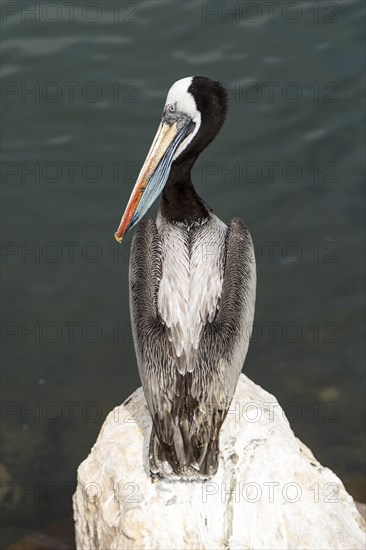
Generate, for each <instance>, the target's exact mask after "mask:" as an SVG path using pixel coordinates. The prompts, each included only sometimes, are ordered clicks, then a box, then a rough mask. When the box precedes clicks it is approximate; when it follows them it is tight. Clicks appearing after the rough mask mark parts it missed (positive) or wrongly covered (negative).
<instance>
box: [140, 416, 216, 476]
mask: <svg viewBox="0 0 366 550" xmlns="http://www.w3.org/2000/svg"><path fill="white" fill-rule="evenodd" d="M220 427H221V423H220V426H216V427H215V428H216V429H214V430H212V431H211V433H210V434H207V433H206V437H205V438H204V439H202V438H201V437H199V436H198V434H197V433H193V434H192V433H191V434H190V433H189V431H190V432H192V426H191V429H190V430H189V431H188V429H187V428H188V426H187V425H185V423H184V422H178V423H177V424H176V425H175V426H174V434H173V438H172V442H171V443H170V444H167V443H165V442H164V441H162V440H161V438H159V436H158V432H157V430H156V428H155V426H154V425H153V427H152V431H151V436H150V452H149V458H150V472H151V475H152V477H153V478H163V477H175V476H178V477H179V478H181V479H186V480H193V479H207V478H209V477H211V476H213V475H215V474H216V472H217V468H218V463H219V437H218V434H219V430H220ZM198 433H199V432H198Z"/></svg>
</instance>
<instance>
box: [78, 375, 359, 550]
mask: <svg viewBox="0 0 366 550" xmlns="http://www.w3.org/2000/svg"><path fill="white" fill-rule="evenodd" d="M150 430H151V419H150V415H149V412H148V409H147V405H146V401H145V398H144V394H143V392H142V389H141V388H139V389H138V390H136V391H135V392H134V393H133V395H132V396H131V397H130V398H129V399H127V401H126V402H125V403H124V404H123V405H121V406H119V407H116V408H115V409H114V410H113V411H112V412H111V413H110V414H109V415H108V417H107V419H106V421H105V422H104V425H103V427H102V430H101V432H100V434H99V437H98V439H97V441H96V443H95V445H94V446H93V448H92V450H91V452H90V454H89V456H88V458H87V459H86V460H84V462H83V463H82V464H81V465H80V467H79V470H78V487H77V490H76V493H75V495H74V517H75V522H76V543H77V548H78V549H79V550H87V549H105V550H112V549H118V550H121V549H123V548H129V549H139V550H141V549H149V550H150V549H152V548H154V549H171V548H177V549H188V548H189V549H198V548H207V549H219V548H220V549H221V548H222V549H234V548H255V549H261V548H263V549H268V548H271V549H274V548H279V549H281V550H283V549H287V548H301V549H309V548H314V549H318V548H321V549H333V548H344V549H347V550H348V549H356V548H365V542H366V537H365V522H364V520H363V518H362V517H361V516H360V514H359V513H358V511H357V509H356V506H355V504H354V502H353V499H352V497H351V496H350V495H349V494H348V493H347V492H346V490H345V488H344V486H343V484H342V482H341V481H340V479H339V478H338V477H337V476H336V475H335V474H334V473H333V472H332V471H331V470H329V469H328V468H325V467H323V466H322V465H321V464H319V462H318V461H317V460H316V459H315V458H314V456H313V454H312V453H311V451H310V450H309V449H308V448H307V447H306V446H305V445H304V444H303V443H302V442H301V441H299V439H297V438H296V437H295V435H294V433H293V432H292V430H291V428H290V425H289V423H288V421H287V419H286V417H285V414H284V412H283V411H282V409H281V407H280V406H279V404H278V402H277V400H276V399H275V397H273V396H272V395H270V394H269V393H267V392H266V391H264V390H263V389H262V388H260V387H259V386H257V385H256V384H254V383H253V382H251V381H250V380H249V379H248V378H247V377H246V376H244V375H241V376H240V379H239V383H238V386H237V389H236V393H235V396H234V399H233V402H232V405H231V409H230V411H229V414H228V416H227V418H226V420H225V423H224V425H223V427H222V431H221V437H220V449H221V456H220V465H219V470H218V472H217V474H216V475H215V476H214V477H213V478H212V479H210V480H207V481H180V480H174V481H172V480H166V479H163V480H159V481H156V482H154V483H152V481H151V478H150V475H149V469H148V444H149V437H150Z"/></svg>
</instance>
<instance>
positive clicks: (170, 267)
mask: <svg viewBox="0 0 366 550" xmlns="http://www.w3.org/2000/svg"><path fill="white" fill-rule="evenodd" d="M195 79H198V81H196V87H197V88H198V89H199V90H201V89H202V86H203V87H205V86H206V87H207V85H208V83H211V85H212V86H213V90H214V91H215V93H216V96H217V97H218V99H219V100H220V99H221V101H222V102H224V96H223V95H222V94H223V92H222V89H220V88H219V87H218V86H219V85H218V84H217V83H213V82H212V81H209V80H208V79H203V78H202V77H194V78H193V79H183V80H184V81H187V80H188V81H189V83H190V85H191V86H190V88H191V89H192V88H193V89H194V84H195ZM180 83H182V81H178V83H176V84H175V86H177V84H180ZM185 84H187V82H186V83H185ZM173 88H174V87H173ZM173 88H172V89H173ZM178 91H179V93H180V94H181V93H182V85H181V84H180V87H179V90H178ZM186 93H187V90H186ZM169 94H171V91H170V92H169ZM173 95H174V94H173ZM178 95H179V94H178ZM188 95H190V96H191V97H192V95H191V93H189V92H188ZM217 97H216V115H217V121H216V123H214V125H213V129H212V130H211V133H207V124H206V134H205V133H203V135H201V136H200V131H201V130H202V129H203V125H204V122H205V120H206V121H207V120H208V118H207V117H208V115H209V112H210V97H209V95H208V102H206V105H208V109H206V110H205V109H204V108H201V111H200V112H199V117H198V116H197V115H196V117H195V118H194V117H192V116H190V117H189V118H190V120H188V122H186V126H187V125H189V124H191V123H192V119H193V120H196V123H195V126H193V129H192V127H191V130H190V133H191V134H193V137H191V136H190V135H189V134H188V138H189V137H191V139H190V141H188V143H187V144H186V146H185V148H184V149H183V150H182V151H181V152H180V154H179V156H178V157H176V158H175V160H171V166H170V170H169V174H168V175H167V177H166V182H165V187H164V191H163V197H162V201H161V207H160V210H159V213H158V216H157V219H156V222H155V221H153V220H152V219H149V218H145V219H144V220H143V221H142V222H140V224H139V226H138V228H137V230H136V233H135V236H134V239H133V243H132V248H131V259H130V310H131V320H132V327H133V333H134V341H135V350H136V357H137V362H138V367H139V373H140V378H141V381H142V385H143V389H144V393H145V396H146V400H147V404H148V407H149V411H150V414H151V417H152V421H153V427H152V433H151V439H150V471H151V474H152V475H153V476H165V475H170V474H174V475H178V476H179V477H181V478H185V479H192V478H197V477H202V478H207V477H208V476H211V475H213V474H215V472H216V471H217V467H218V453H219V432H220V428H221V426H222V423H223V421H224V419H225V416H226V414H227V411H228V409H229V406H230V403H231V400H232V397H233V394H234V391H235V387H236V384H237V381H238V378H239V375H240V372H241V369H242V366H243V363H244V360H245V356H246V353H247V349H248V344H249V337H250V333H251V326H252V322H253V316H254V303H255V285H256V273H255V259H254V249H253V244H252V240H251V237H250V234H249V232H248V230H247V228H246V226H245V224H244V222H242V221H241V220H240V219H234V220H232V222H231V223H230V225H229V226H226V225H225V224H224V223H223V222H222V221H221V220H220V219H219V218H218V217H217V216H215V215H214V214H213V212H212V211H211V210H210V208H209V207H208V206H207V205H206V204H205V203H204V202H203V201H202V200H201V199H200V198H199V197H198V195H197V194H196V192H195V189H194V187H193V185H192V182H191V177H190V172H191V167H192V165H193V163H194V161H195V160H196V158H197V156H198V154H199V152H200V150H202V148H204V147H205V146H206V145H207V143H208V142H209V141H211V140H212V138H213V137H214V135H215V134H216V133H217V131H218V129H219V128H220V127H221V124H222V122H223V119H224V116H225V111H226V103H224V105H223V111H224V112H223V113H220V101H218V100H217ZM193 98H194V101H195V103H196V105H197V104H199V103H200V101H201V100H202V98H200V99H198V98H197V97H196V96H195V95H194V94H193ZM168 100H169V95H168ZM168 100H167V104H168V105H169V104H170V103H169V101H168ZM185 100H186V101H185V103H184V102H183V104H184V105H185V106H186V107H187V105H188V109H191V110H192V105H191V104H190V101H191V98H190V97H189V98H188V100H187V98H185ZM177 101H179V99H178V100H177ZM213 103H215V102H213ZM204 104H205V103H203V105H204ZM201 105H202V103H201ZM211 109H212V108H211ZM164 113H165V111H164ZM220 117H221V118H220ZM163 118H164V117H163ZM166 118H167V117H166ZM198 122H199V125H198V128H197V124H198ZM168 131H169V130H168ZM201 134H202V132H201ZM182 139H183V140H184V139H185V140H186V141H187V136H186V134H182V136H181V140H182ZM155 143H156V140H155V142H154V144H155ZM174 143H175V142H174V141H173V144H174ZM180 143H181V142H180ZM154 144H153V147H152V149H153V148H154ZM195 144H196V145H195ZM179 145H180V144H178V147H179ZM194 145H195V146H194ZM159 147H160V146H159ZM159 147H156V148H155V150H157V153H156V154H159ZM176 147H177V146H176ZM178 150H179V149H178ZM150 156H151V151H150V155H149V157H148V160H149V162H151V160H150ZM165 158H166V157H164V156H163V158H162V160H161V162H160V164H158V168H156V170H158V169H159V166H160V165H161V164H162V163H164V159H165ZM145 164H146V163H145ZM144 166H145V165H144ZM148 169H149V166H148ZM154 173H155V172H154ZM140 176H141V175H140ZM149 178H150V179H151V178H152V176H151V170H150V174H149ZM160 178H161V175H160ZM139 185H140V187H139V189H141V183H140V184H139ZM142 188H143V190H145V188H146V186H145V187H143V186H142ZM135 193H136V190H135ZM133 200H134V195H132V196H131V199H130V203H131V201H133ZM126 212H128V208H127V210H126ZM134 212H135V210H134ZM133 215H135V214H133V213H132V214H130V219H132V224H133V223H136V221H135V222H134V221H133V220H134V218H133ZM125 216H126V214H125ZM123 220H124V219H123ZM123 220H122V224H123ZM129 223H130V225H129V226H128V228H129V227H130V226H131V222H129ZM122 224H121V225H122ZM121 234H122V232H121Z"/></svg>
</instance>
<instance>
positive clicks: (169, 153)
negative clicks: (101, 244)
mask: <svg viewBox="0 0 366 550" xmlns="http://www.w3.org/2000/svg"><path fill="white" fill-rule="evenodd" d="M177 122H178V121H177ZM177 122H174V124H172V125H169V124H166V123H165V122H162V123H161V124H160V126H159V128H158V131H157V133H156V135H155V138H154V141H153V143H152V146H151V148H150V151H149V153H148V155H147V157H146V160H145V162H144V165H143V167H142V168H141V171H140V173H139V176H138V178H137V181H136V184H135V187H134V188H133V191H132V194H131V197H130V200H129V201H128V204H127V207H126V210H125V213H124V214H123V216H122V219H121V223H120V224H119V227H118V229H117V231H116V233H115V234H114V236H115V239H116V241H118V242H119V243H121V242H122V239H123V236H124V234H125V233H126V232H127V231H128V230H129V229H131V227H133V226H134V225H135V224H136V223H137V222H138V221H139V220H140V219H141V217H142V216H143V215H144V214H145V212H146V211H147V210H148V208H149V207H150V206H151V204H152V203H153V202H154V200H155V199H156V198H157V196H158V195H159V193H160V192H161V191H162V189H163V187H164V185H165V183H166V181H167V179H168V177H169V172H170V167H171V164H172V159H173V156H174V153H175V152H176V150H177V148H178V146H179V144H180V143H181V142H182V140H183V139H184V137H186V135H187V125H184V126H183V128H181V129H180V130H179V131H178V129H177ZM188 126H189V125H188Z"/></svg>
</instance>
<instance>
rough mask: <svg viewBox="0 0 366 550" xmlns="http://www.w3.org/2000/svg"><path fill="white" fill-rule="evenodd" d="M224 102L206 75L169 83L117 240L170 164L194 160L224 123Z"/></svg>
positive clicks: (220, 89)
mask: <svg viewBox="0 0 366 550" xmlns="http://www.w3.org/2000/svg"><path fill="white" fill-rule="evenodd" d="M226 104H227V103H226V91H225V89H224V88H223V86H222V85H221V84H220V83H219V82H215V81H213V80H210V79H209V78H205V77H202V76H190V77H187V78H182V79H181V80H178V81H177V82H175V83H174V84H173V86H172V87H171V88H170V90H169V92H168V95H167V99H166V102H165V106H164V110H163V116H162V120H161V123H160V126H159V128H158V131H157V133H156V135H155V138H154V140H153V143H152V145H151V147H150V151H149V152H148V155H147V157H146V160H145V162H144V165H143V167H142V168H141V171H140V173H139V176H138V178H137V181H136V184H135V187H134V188H133V191H132V194H131V197H130V200H129V201H128V204H127V207H126V210H125V213H124V214H123V216H122V220H121V223H120V225H119V227H118V229H117V231H116V233H115V238H116V240H117V241H118V242H122V239H123V235H124V234H125V233H126V232H127V231H128V230H129V229H131V227H133V226H134V225H136V223H138V221H139V220H140V219H141V218H142V216H143V215H144V214H145V213H146V212H147V210H148V209H149V207H150V206H151V205H152V203H153V202H154V201H155V199H156V198H157V197H158V195H159V194H160V193H161V191H162V190H163V188H164V185H165V184H166V182H167V180H168V177H169V173H170V170H171V167H172V164H173V163H174V162H175V163H179V162H182V161H183V160H184V159H186V158H187V157H191V158H193V160H195V159H196V158H197V156H198V154H199V153H200V152H201V151H202V150H203V149H204V148H205V147H206V146H207V145H208V143H209V142H210V141H212V139H213V138H214V137H215V135H216V134H217V132H218V131H219V129H220V128H221V126H222V124H223V122H224V119H225V114H226Z"/></svg>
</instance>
